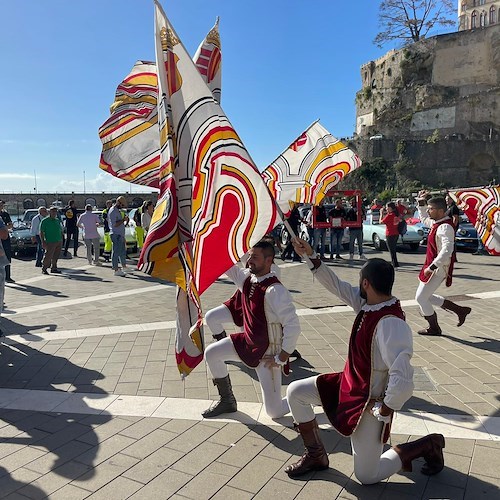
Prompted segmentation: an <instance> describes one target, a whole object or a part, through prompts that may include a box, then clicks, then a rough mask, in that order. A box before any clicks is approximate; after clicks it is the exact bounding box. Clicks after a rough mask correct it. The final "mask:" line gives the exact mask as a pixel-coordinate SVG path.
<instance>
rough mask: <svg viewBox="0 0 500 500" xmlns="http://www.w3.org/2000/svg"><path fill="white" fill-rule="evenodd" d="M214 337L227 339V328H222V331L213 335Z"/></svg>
mask: <svg viewBox="0 0 500 500" xmlns="http://www.w3.org/2000/svg"><path fill="white" fill-rule="evenodd" d="M212 337H213V338H214V339H215V340H217V341H219V340H222V339H225V338H226V337H227V333H226V330H222V332H220V333H218V334H217V335H212Z"/></svg>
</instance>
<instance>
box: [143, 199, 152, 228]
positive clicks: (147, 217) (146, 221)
mask: <svg viewBox="0 0 500 500" xmlns="http://www.w3.org/2000/svg"><path fill="white" fill-rule="evenodd" d="M154 211H155V207H154V205H153V202H152V201H151V200H147V201H145V202H144V205H142V215H141V225H142V228H143V229H144V233H145V234H147V232H148V231H149V226H151V218H152V217H153V212H154Z"/></svg>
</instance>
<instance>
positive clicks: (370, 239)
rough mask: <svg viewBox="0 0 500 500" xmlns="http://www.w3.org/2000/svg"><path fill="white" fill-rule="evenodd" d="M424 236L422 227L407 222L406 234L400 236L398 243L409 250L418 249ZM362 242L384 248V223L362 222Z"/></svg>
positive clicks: (385, 245)
mask: <svg viewBox="0 0 500 500" xmlns="http://www.w3.org/2000/svg"><path fill="white" fill-rule="evenodd" d="M423 238H424V231H423V229H422V228H420V227H417V226H413V225H411V224H408V226H407V231H406V234H404V235H403V236H400V237H399V239H398V245H408V246H409V247H410V249H411V250H414V251H416V250H418V247H419V246H420V241H421V240H422V239H423ZM363 244H366V245H373V246H374V248H375V249H376V250H386V249H387V243H386V236H385V224H370V223H366V222H365V223H364V224H363Z"/></svg>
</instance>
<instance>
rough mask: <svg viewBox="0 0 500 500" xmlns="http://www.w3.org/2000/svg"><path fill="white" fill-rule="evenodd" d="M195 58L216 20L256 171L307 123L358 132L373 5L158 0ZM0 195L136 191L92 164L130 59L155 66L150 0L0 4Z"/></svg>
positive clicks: (226, 97)
mask: <svg viewBox="0 0 500 500" xmlns="http://www.w3.org/2000/svg"><path fill="white" fill-rule="evenodd" d="M162 6H163V8H164V10H165V13H166V15H167V17H168V18H169V19H170V22H171V23H172V25H173V26H174V28H175V30H176V32H177V34H178V35H179V36H180V38H181V40H182V42H183V43H184V45H185V46H186V48H187V50H188V51H189V52H190V53H191V54H192V55H193V54H194V53H195V51H196V49H197V47H198V45H199V44H200V42H201V41H202V39H203V38H204V37H205V35H206V34H207V32H208V31H209V30H210V28H211V27H212V26H213V24H214V22H215V18H216V16H219V17H220V26H219V31H220V35H221V44H222V103H221V104H222V108H223V110H224V112H225V113H226V115H227V116H228V118H229V120H230V121H231V123H232V124H233V126H234V127H235V129H236V131H237V132H238V134H239V135H240V137H241V138H242V140H243V142H244V144H245V146H246V147H247V149H248V151H249V153H250V155H251V156H252V158H253V159H254V161H255V163H256V164H257V166H258V167H259V169H260V170H263V169H264V168H266V166H267V165H269V164H270V163H271V162H272V161H273V160H274V159H275V158H276V157H277V156H278V155H279V154H281V152H282V151H283V150H285V149H286V148H287V147H288V145H289V144H290V143H291V142H292V141H293V140H294V139H295V138H296V137H297V136H299V135H300V134H301V133H302V132H303V131H304V130H305V129H306V128H307V127H308V126H309V125H310V124H311V123H312V122H313V121H315V120H316V119H318V118H319V119H321V123H322V124H323V126H324V127H325V128H326V129H328V130H329V131H330V132H331V133H332V134H333V135H334V136H336V137H339V138H340V137H350V136H351V135H352V134H353V132H354V129H355V104H354V100H355V95H356V92H357V91H358V90H360V89H361V77H360V67H361V65H362V64H364V63H366V62H369V61H370V60H373V59H376V58H378V57H380V56H382V55H383V54H385V52H387V51H388V50H390V49H391V48H393V47H392V46H387V47H383V48H382V49H379V48H377V47H375V46H374V45H373V43H372V40H373V38H374V37H375V35H376V33H377V30H378V16H377V14H378V6H379V2H378V1H376V0H357V1H351V2H340V1H335V0H330V1H326V0H266V1H263V0H245V1H243V0H240V1H235V0H219V1H218V2H207V1H206V0H163V1H162ZM0 12H2V16H1V19H0V47H2V70H1V75H0V82H1V83H0V86H1V87H0V89H1V95H2V96H3V98H2V115H3V116H2V119H1V120H0V194H1V193H8V192H25V193H29V192H31V193H34V192H39V193H40V192H46V191H49V192H59V193H62V192H71V191H75V192H83V191H84V189H85V192H93V191H96V192H102V191H107V192H115V193H118V192H141V191H150V189H148V188H145V187H142V186H137V185H132V184H129V183H126V182H124V181H120V180H118V179H116V178H114V177H112V176H111V175H110V174H107V173H105V172H104V171H102V170H100V169H99V156H100V152H101V142H100V140H99V137H98V133H97V131H98V128H99V126H100V125H101V124H102V123H103V122H104V121H105V120H106V118H107V117H108V116H109V106H110V105H111V103H112V102H113V99H114V93H115V90H116V86H117V85H118V83H120V81H121V80H122V79H123V78H124V77H125V76H126V75H127V74H128V73H129V71H130V69H131V68H132V66H133V64H134V63H135V61H136V60H139V59H142V60H151V61H154V17H153V14H154V4H153V1H152V0H85V1H82V2H76V1H73V0H16V1H15V2H13V1H12V0H0Z"/></svg>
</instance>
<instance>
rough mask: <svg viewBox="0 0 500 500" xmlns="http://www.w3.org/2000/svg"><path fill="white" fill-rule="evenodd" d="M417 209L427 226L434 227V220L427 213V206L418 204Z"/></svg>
mask: <svg viewBox="0 0 500 500" xmlns="http://www.w3.org/2000/svg"><path fill="white" fill-rule="evenodd" d="M417 209H418V216H419V218H420V221H421V222H422V223H423V224H425V225H426V226H427V227H432V225H433V224H434V221H433V220H432V219H431V218H430V217H429V216H428V215H427V207H425V206H423V207H421V206H420V205H417Z"/></svg>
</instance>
